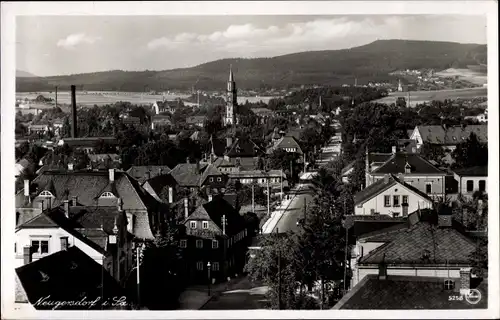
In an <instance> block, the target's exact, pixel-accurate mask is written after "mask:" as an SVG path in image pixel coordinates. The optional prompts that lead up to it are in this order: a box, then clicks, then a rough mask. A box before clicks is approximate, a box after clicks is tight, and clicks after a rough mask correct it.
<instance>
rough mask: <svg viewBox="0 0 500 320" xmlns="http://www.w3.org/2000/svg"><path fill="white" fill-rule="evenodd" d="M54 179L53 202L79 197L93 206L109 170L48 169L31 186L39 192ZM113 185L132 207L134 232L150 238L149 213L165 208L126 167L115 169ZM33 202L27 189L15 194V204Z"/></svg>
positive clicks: (125, 205)
mask: <svg viewBox="0 0 500 320" xmlns="http://www.w3.org/2000/svg"><path fill="white" fill-rule="evenodd" d="M50 181H52V185H53V186H54V188H55V194H54V195H55V196H56V197H55V198H54V199H53V200H52V206H53V207H54V206H59V205H61V204H62V203H63V201H64V200H65V199H72V197H77V201H78V203H80V204H81V205H83V206H87V207H93V206H96V205H99V202H98V198H99V197H100V196H101V195H102V192H103V190H105V189H106V188H108V186H109V183H110V181H109V173H108V172H99V171H81V172H80V171H73V172H68V171H45V172H44V173H42V174H40V175H39V176H38V177H36V178H35V179H34V180H33V181H32V182H31V186H32V188H33V187H36V188H37V190H38V191H37V193H36V194H35V195H37V194H38V193H39V192H41V191H43V190H46V187H47V186H48V185H49V183H50ZM113 185H114V188H115V189H116V193H115V196H117V197H119V198H121V199H122V201H123V209H124V210H125V211H132V212H133V214H134V215H135V217H136V221H137V222H136V223H135V224H134V232H133V233H134V235H135V236H137V237H139V238H145V239H151V238H153V234H152V232H151V227H150V217H149V215H151V214H153V212H160V211H164V210H166V208H165V207H164V206H163V205H162V204H161V203H159V202H158V201H157V200H155V199H154V198H153V197H152V196H151V195H150V194H149V193H148V192H147V191H146V190H144V188H142V187H141V186H140V185H139V183H138V182H137V181H135V180H134V179H132V178H131V177H130V176H129V175H128V174H126V173H125V172H123V171H115V180H114V183H113ZM31 205H33V203H31V204H27V203H26V197H25V196H24V190H21V191H20V192H19V193H18V194H17V195H16V208H25V207H29V206H31Z"/></svg>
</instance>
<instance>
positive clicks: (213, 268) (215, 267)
mask: <svg viewBox="0 0 500 320" xmlns="http://www.w3.org/2000/svg"><path fill="white" fill-rule="evenodd" d="M212 270H213V271H219V263H218V262H214V263H213V264H212Z"/></svg>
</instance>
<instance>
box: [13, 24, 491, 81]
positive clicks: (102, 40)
mask: <svg viewBox="0 0 500 320" xmlns="http://www.w3.org/2000/svg"><path fill="white" fill-rule="evenodd" d="M377 39H408V40H430V41H451V42H460V43H479V44H486V39H487V34H486V17H485V16H472V15H469V16H465V15H463V16H458V15H391V16H386V15H383V16H381V15H371V16H360V15H344V16H332V15H329V16H319V15H314V16H292V15H290V16H286V15H284V16H234V15H233V16H229V15H226V16H18V17H17V18H16V69H18V70H23V71H26V72H30V73H32V74H34V75H37V76H52V75H66V74H76V73H86V72H97V71H106V70H118V69H119V70H129V71H132V70H133V71H139V70H168V69H175V68H184V67H191V66H196V65H198V64H201V63H205V62H209V61H213V60H218V59H223V58H258V57H273V56H278V55H283V54H288V53H294V52H302V51H312V50H336V49H345V48H351V47H356V46H360V45H364V44H367V43H370V42H373V41H375V40H377Z"/></svg>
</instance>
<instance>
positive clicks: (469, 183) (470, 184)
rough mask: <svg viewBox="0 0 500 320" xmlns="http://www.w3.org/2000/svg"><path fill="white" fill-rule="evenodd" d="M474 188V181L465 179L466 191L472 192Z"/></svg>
mask: <svg viewBox="0 0 500 320" xmlns="http://www.w3.org/2000/svg"><path fill="white" fill-rule="evenodd" d="M472 190H474V181H472V180H467V192H472Z"/></svg>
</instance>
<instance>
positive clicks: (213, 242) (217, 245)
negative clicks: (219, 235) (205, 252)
mask: <svg viewBox="0 0 500 320" xmlns="http://www.w3.org/2000/svg"><path fill="white" fill-rule="evenodd" d="M217 248H219V241H217V240H212V249H217Z"/></svg>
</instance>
